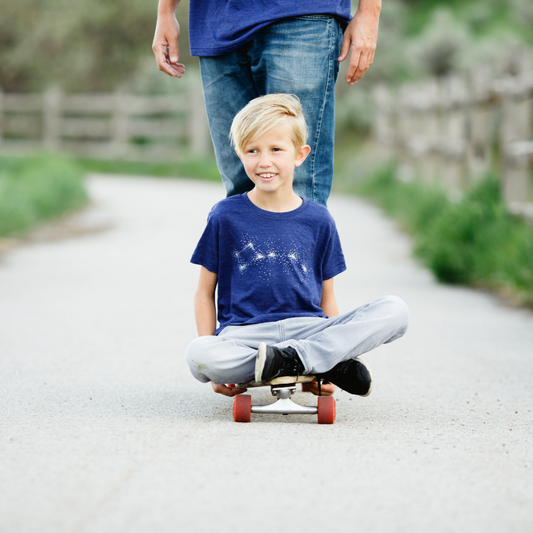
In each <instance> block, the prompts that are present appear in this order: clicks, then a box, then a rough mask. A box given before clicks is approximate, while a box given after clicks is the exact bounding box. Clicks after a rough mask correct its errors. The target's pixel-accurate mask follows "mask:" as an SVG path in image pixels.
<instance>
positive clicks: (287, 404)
mask: <svg viewBox="0 0 533 533" xmlns="http://www.w3.org/2000/svg"><path fill="white" fill-rule="evenodd" d="M311 381H316V377H315V376H298V377H296V376H284V377H281V378H276V379H273V380H272V381H269V382H266V383H258V382H256V381H252V382H249V383H242V384H237V385H236V387H237V388H239V389H248V388H251V387H264V386H267V385H270V391H271V393H272V396H275V397H276V401H275V402H274V403H272V404H269V405H252V397H251V396H250V395H249V394H239V395H237V396H235V398H234V400H233V419H234V420H235V422H250V420H251V416H250V415H251V413H256V414H281V415H318V423H319V424H333V422H334V421H335V414H336V413H335V411H336V409H335V408H336V405H335V399H334V398H333V397H332V396H319V397H318V402H317V406H316V407H314V406H305V405H300V404H297V403H295V402H293V401H292V399H291V396H292V395H293V394H294V393H295V392H296V384H297V383H309V382H311ZM304 390H305V389H304Z"/></svg>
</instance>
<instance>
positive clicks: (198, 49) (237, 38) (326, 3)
mask: <svg viewBox="0 0 533 533" xmlns="http://www.w3.org/2000/svg"><path fill="white" fill-rule="evenodd" d="M318 14H324V15H333V16H334V17H335V18H337V19H339V20H340V21H341V22H342V23H343V24H348V22H350V19H351V0H190V6H189V40H190V43H191V54H192V55H193V56H201V57H207V56H218V55H221V54H225V53H227V52H232V51H233V50H237V49H238V48H240V47H241V46H243V45H244V44H246V43H247V42H249V41H251V40H252V39H253V38H254V36H255V35H256V34H257V33H258V32H259V31H260V30H261V29H262V28H264V27H265V26H268V25H269V24H272V23H274V22H277V21H279V20H282V19H286V18H290V17H297V16H302V15H318Z"/></svg>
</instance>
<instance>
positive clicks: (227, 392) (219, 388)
mask: <svg viewBox="0 0 533 533" xmlns="http://www.w3.org/2000/svg"><path fill="white" fill-rule="evenodd" d="M211 386H212V387H213V390H214V391H215V392H216V393H217V394H222V395H224V396H237V394H242V393H243V392H246V389H236V388H230V387H226V385H217V384H216V383H213V382H212V381H211Z"/></svg>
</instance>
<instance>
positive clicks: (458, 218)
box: [353, 165, 533, 307]
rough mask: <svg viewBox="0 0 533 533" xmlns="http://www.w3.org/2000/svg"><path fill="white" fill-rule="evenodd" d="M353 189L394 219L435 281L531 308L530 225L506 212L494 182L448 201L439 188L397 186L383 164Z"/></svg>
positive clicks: (485, 182) (532, 246)
mask: <svg viewBox="0 0 533 533" xmlns="http://www.w3.org/2000/svg"><path fill="white" fill-rule="evenodd" d="M353 190H354V191H356V192H357V193H358V194H362V195H363V196H366V197H369V198H371V199H372V200H374V201H376V202H377V203H378V204H379V205H380V206H381V207H382V208H383V209H384V210H385V211H386V212H387V213H388V214H389V215H392V216H393V217H394V218H396V219H397V220H399V222H400V224H401V225H402V226H403V227H404V228H405V229H406V230H407V231H408V232H409V233H410V234H411V235H412V236H413V238H414V240H415V246H416V249H415V254H416V255H417V256H418V257H419V258H420V259H421V260H422V262H423V263H424V264H425V265H427V266H428V267H429V268H430V269H431V270H432V271H433V273H434V274H435V277H436V278H437V279H438V280H439V281H442V282H446V283H457V284H466V285H471V286H477V287H484V288H487V289H490V290H495V291H497V292H499V293H500V294H502V295H503V296H505V297H508V298H510V299H512V300H514V301H516V302H517V303H520V304H522V305H527V306H530V307H533V226H532V225H531V224H528V223H527V222H525V221H524V220H522V219H521V218H519V217H515V216H513V215H510V214H509V213H508V212H507V210H506V208H505V205H504V203H503V201H502V199H501V195H500V186H499V182H498V180H497V179H496V178H495V177H493V176H487V177H486V178H485V179H484V180H481V181H480V182H479V183H478V184H477V186H475V187H474V188H472V189H471V190H470V191H468V192H466V193H465V194H464V196H463V198H462V199H461V200H460V201H459V202H452V201H449V200H448V198H447V196H446V194H445V193H444V191H443V190H441V189H438V188H434V187H430V186H428V185H423V184H422V183H420V182H419V181H416V182H409V183H405V182H401V181H400V180H398V179H397V178H396V177H395V171H394V167H393V166H392V165H388V166H383V167H378V168H375V169H374V172H372V173H370V174H369V175H368V177H366V178H365V179H362V180H360V181H358V182H356V184H355V185H353Z"/></svg>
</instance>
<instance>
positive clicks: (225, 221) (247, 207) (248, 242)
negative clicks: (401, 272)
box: [191, 193, 346, 334]
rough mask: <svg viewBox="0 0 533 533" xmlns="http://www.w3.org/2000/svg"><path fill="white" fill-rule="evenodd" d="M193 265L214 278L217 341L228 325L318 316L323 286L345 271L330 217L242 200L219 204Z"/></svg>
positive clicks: (311, 209)
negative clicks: (269, 208) (262, 206)
mask: <svg viewBox="0 0 533 533" xmlns="http://www.w3.org/2000/svg"><path fill="white" fill-rule="evenodd" d="M191 262H192V263H195V264H197V265H202V266H204V267H205V268H207V270H209V271H211V272H214V273H216V274H218V305H217V307H218V320H219V322H220V327H219V328H218V329H217V331H216V333H217V334H218V333H219V332H220V331H221V330H222V329H224V328H225V327H226V326H232V325H244V324H258V323H262V322H275V321H278V320H283V319H286V318H293V317H311V316H319V317H322V316H323V311H322V309H321V308H320V302H321V300H322V283H323V281H324V280H327V279H330V278H333V277H334V276H336V275H337V274H340V273H341V272H343V271H344V270H346V264H345V262H344V255H343V253H342V248H341V244H340V240H339V236H338V233H337V228H336V226H335V221H334V220H333V218H332V216H331V215H330V213H329V211H328V210H327V209H326V208H325V207H324V206H322V205H319V204H317V203H315V202H312V201H310V200H304V201H303V203H302V205H301V206H300V207H299V208H297V209H295V210H293V211H289V212H286V213H273V212H271V211H265V210H263V209H260V208H258V207H257V206H255V205H254V204H253V203H252V202H251V201H250V199H249V198H248V196H247V194H246V193H245V194H242V195H236V196H230V197H229V198H226V199H225V200H222V201H221V202H219V203H218V204H216V205H215V206H214V207H213V209H212V210H211V212H210V213H209V217H208V219H207V226H206V228H205V231H204V233H203V235H202V237H201V238H200V241H199V243H198V246H197V247H196V250H195V252H194V254H193V256H192V259H191Z"/></svg>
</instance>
